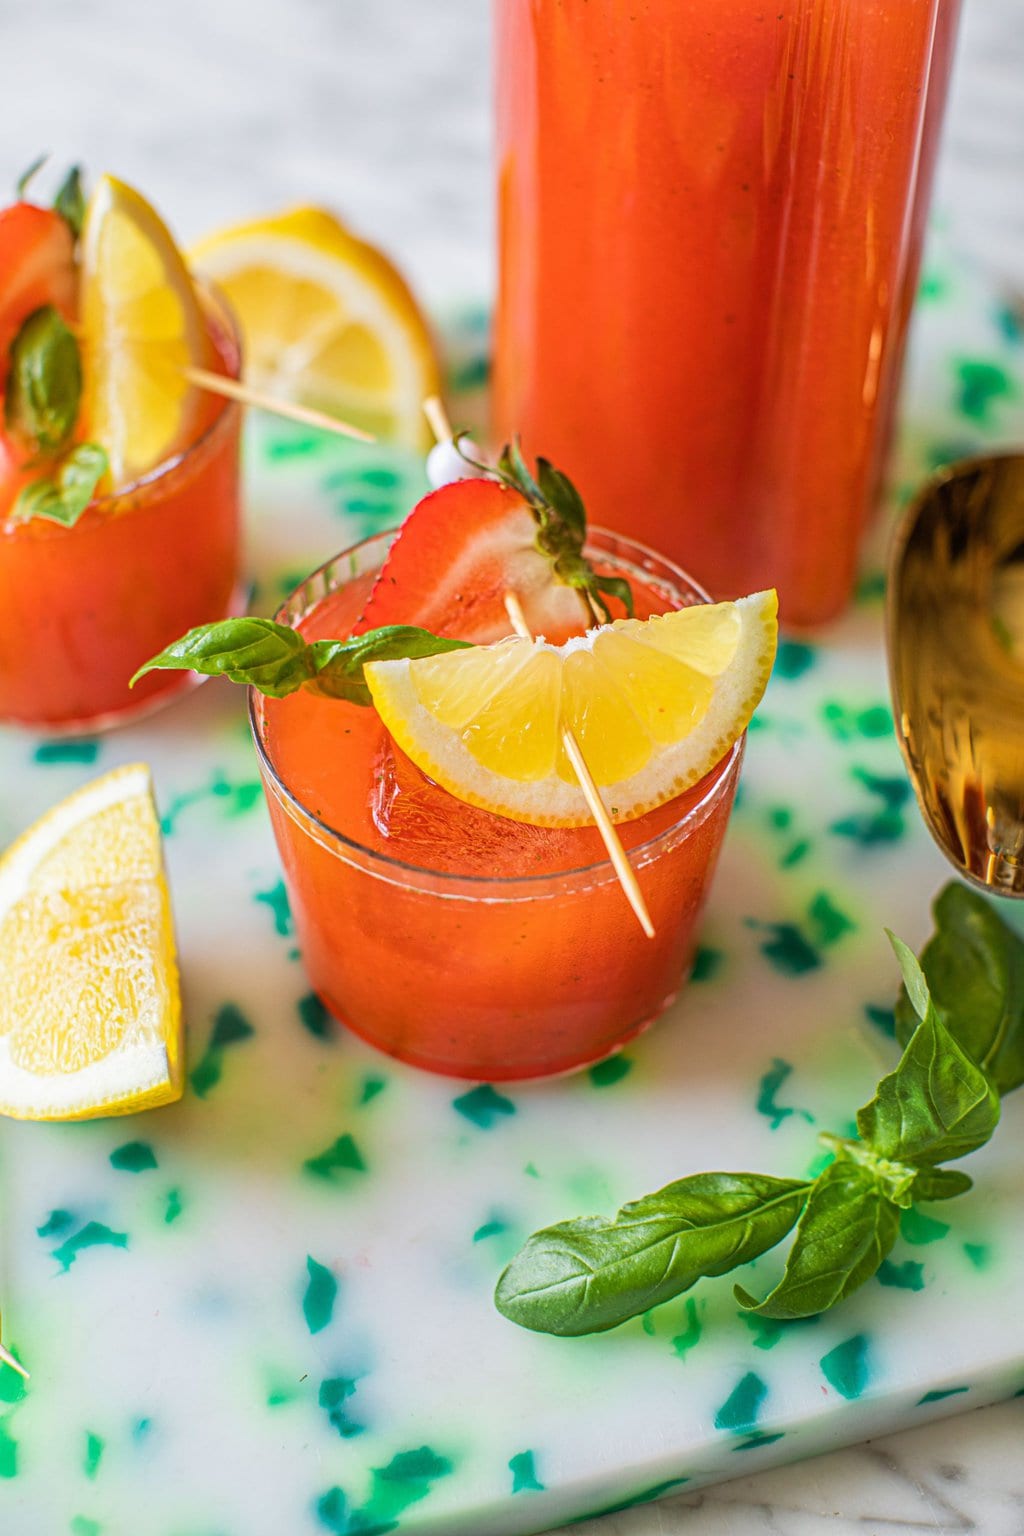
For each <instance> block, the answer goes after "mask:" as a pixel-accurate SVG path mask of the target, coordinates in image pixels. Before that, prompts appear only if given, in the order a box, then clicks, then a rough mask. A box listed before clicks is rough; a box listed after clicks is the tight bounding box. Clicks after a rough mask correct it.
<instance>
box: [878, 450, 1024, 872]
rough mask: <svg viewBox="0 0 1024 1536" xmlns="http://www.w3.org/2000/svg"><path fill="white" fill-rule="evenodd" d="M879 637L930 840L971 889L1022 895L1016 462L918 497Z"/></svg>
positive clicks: (968, 463) (1023, 726) (998, 461)
mask: <svg viewBox="0 0 1024 1536" xmlns="http://www.w3.org/2000/svg"><path fill="white" fill-rule="evenodd" d="M887 625H888V636H887V638H888V650H889V675H890V680H891V684H892V697H893V712H894V714H895V717H896V736H897V740H898V741H899V744H900V748H901V750H902V752H903V756H904V759H905V761H906V764H907V768H908V770H909V773H910V778H911V781H912V782H913V785H914V790H915V792H916V794H917V799H918V804H919V805H920V807H921V811H922V814H923V816H924V819H925V823H926V825H927V827H928V830H929V831H930V832H931V834H932V836H933V837H934V838H935V841H936V842H937V843H938V845H939V847H940V848H941V849H942V852H943V853H944V854H945V855H946V857H947V858H948V859H949V860H950V862H951V863H952V864H953V865H954V866H955V867H956V869H957V871H958V872H959V873H960V874H961V875H963V876H964V877H965V878H966V879H967V880H969V881H970V882H971V883H972V884H973V885H978V886H981V887H982V888H983V889H986V890H989V891H992V892H993V893H995V894H997V895H1000V896H1019V897H1024V454H999V455H991V456H989V457H985V458H977V459H967V460H964V461H963V462H961V463H959V464H954V465H952V466H951V467H950V468H949V469H947V470H944V471H943V472H942V473H941V474H939V475H937V476H936V477H935V478H934V479H933V480H931V481H930V482H929V484H928V485H926V486H925V488H924V490H923V491H922V492H921V493H920V495H919V496H918V497H917V499H916V501H915V502H914V503H913V505H912V506H911V507H910V508H909V509H908V510H907V513H906V515H905V517H904V519H903V522H902V524H901V525H900V527H899V529H898V530H897V533H896V537H895V539H894V541H893V548H892V555H891V559H890V565H889V581H888V597H887Z"/></svg>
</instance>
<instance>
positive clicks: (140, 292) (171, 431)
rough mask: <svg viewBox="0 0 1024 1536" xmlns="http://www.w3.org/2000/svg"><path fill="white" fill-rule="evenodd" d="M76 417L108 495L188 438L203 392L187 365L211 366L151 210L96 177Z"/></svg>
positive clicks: (172, 252)
mask: <svg viewBox="0 0 1024 1536" xmlns="http://www.w3.org/2000/svg"><path fill="white" fill-rule="evenodd" d="M80 291H81V299H80V327H81V338H82V364H83V384H84V388H83V414H84V420H85V423H86V430H87V432H88V435H89V437H90V438H91V439H92V440H94V441H95V442H98V443H100V444H101V445H102V446H103V447H104V448H105V449H106V451H107V457H108V459H109V461H110V482H111V485H112V486H113V488H114V489H115V490H118V489H121V488H122V487H124V486H126V485H130V484H132V483H133V482H134V481H135V480H137V479H138V478H139V477H140V476H141V475H143V474H145V473H146V472H147V471H149V470H152V469H155V468H156V466H157V465H159V464H161V463H163V462H164V461H165V460H166V459H168V458H170V457H172V456H173V455H174V454H175V453H178V452H180V451H181V449H182V448H184V447H185V446H186V445H187V444H188V443H189V442H191V441H192V440H193V438H194V437H195V436H196V434H197V431H198V426H197V423H198V422H199V420H200V414H201V411H202V396H201V394H200V392H199V391H198V390H196V389H195V388H194V387H193V386H192V385H190V384H189V382H188V379H187V378H186V376H185V369H186V368H188V367H189V366H190V365H192V366H195V367H201V368H216V367H217V356H216V352H215V350H214V347H213V343H212V341H211V340H210V336H209V332H208V330H207V326H206V321H205V319H204V316H203V312H202V308H201V306H200V303H199V299H198V297H197V295H196V290H195V286H194V284H193V282H192V278H191V277H190V275H189V272H188V268H187V267H186V266H185V261H184V258H183V256H182V255H181V252H180V251H179V250H178V247H177V246H176V245H175V243H174V240H173V238H172V236H171V234H170V232H169V231H168V229H167V226H166V225H165V224H164V223H163V221H162V219H161V218H160V216H159V214H158V213H157V212H156V210H155V209H154V208H152V207H151V206H150V205H149V203H147V201H146V199H145V198H144V197H142V196H141V194H140V193H138V192H136V191H135V190H134V189H133V188H132V187H129V186H127V185H126V184H125V183H124V182H123V181H118V180H117V178H116V177H114V176H101V177H100V178H99V180H98V182H97V183H96V187H95V190H94V191H93V194H92V196H91V197H90V199H89V203H88V207H87V208H86V212H85V220H84V223H83V225H82V241H81V290H80Z"/></svg>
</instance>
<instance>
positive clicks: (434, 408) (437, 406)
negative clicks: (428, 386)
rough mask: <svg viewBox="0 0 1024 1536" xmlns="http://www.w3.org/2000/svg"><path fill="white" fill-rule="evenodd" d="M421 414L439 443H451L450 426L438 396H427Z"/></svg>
mask: <svg viewBox="0 0 1024 1536" xmlns="http://www.w3.org/2000/svg"><path fill="white" fill-rule="evenodd" d="M423 414H424V416H425V417H426V418H427V421H428V422H429V423H430V430H431V432H433V434H434V436H435V437H436V438H437V440H438V442H439V443H450V442H451V441H452V437H453V433H452V425H451V422H450V421H449V420H448V412H447V411H446V410H445V408H444V402H443V401H442V399H441V396H440V395H428V396H427V398H426V399H425V400H424V402H423Z"/></svg>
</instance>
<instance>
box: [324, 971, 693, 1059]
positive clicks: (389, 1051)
mask: <svg viewBox="0 0 1024 1536" xmlns="http://www.w3.org/2000/svg"><path fill="white" fill-rule="evenodd" d="M688 974H689V973H687V977H688ZM687 977H684V978H683V983H682V984H681V985H680V987H678V988H677V989H676V990H675V991H674V992H670V993H669V994H668V996H667V997H666V998H665V999H664V1001H663V1002H662V1003H661V1004H660V1005H659V1006H658V1008H657V1009H656V1010H655V1012H654V1013H652V1014H650V1015H648V1017H646V1018H644V1019H641V1021H640V1022H639V1024H633V1025H630V1026H629V1028H628V1029H626V1030H625V1031H624V1032H623V1033H622V1034H621V1035H619V1036H618V1037H617V1038H616V1041H615V1044H614V1045H612V1046H609V1047H603V1048H602V1049H601V1050H599V1051H596V1052H595V1053H594V1054H593V1055H587V1056H581V1057H578V1058H577V1059H575V1060H573V1061H568V1062H566V1061H562V1062H559V1063H557V1064H556V1065H553V1066H551V1067H535V1068H533V1069H529V1070H524V1069H523V1068H521V1067H516V1066H515V1065H514V1064H510V1065H509V1067H508V1068H507V1069H502V1070H495V1068H494V1067H489V1068H487V1069H485V1070H481V1069H480V1068H479V1067H474V1066H472V1065H467V1066H461V1065H459V1064H457V1063H455V1062H451V1061H447V1062H439V1061H437V1060H435V1059H433V1058H430V1057H427V1056H420V1055H419V1054H418V1053H417V1052H416V1051H415V1050H405V1049H396V1048H394V1047H392V1046H389V1045H387V1044H386V1043H385V1042H384V1041H383V1040H380V1039H378V1038H377V1037H376V1036H375V1035H373V1034H370V1033H368V1032H367V1031H366V1030H364V1029H361V1028H360V1027H359V1025H358V1024H354V1023H353V1022H352V1020H351V1019H348V1018H346V1017H345V1015H344V1014H343V1013H341V1011H340V1010H339V1009H338V1007H337V1006H336V1004H334V1003H333V1002H332V1001H331V999H330V998H329V997H327V996H326V995H325V994H324V993H322V992H318V993H317V996H318V997H319V998H320V1001H321V1002H322V1003H323V1005H324V1007H325V1008H326V1009H327V1011H328V1012H329V1013H330V1015H331V1017H332V1018H334V1019H336V1020H337V1022H338V1023H339V1024H340V1025H341V1026H342V1028H343V1029H347V1030H350V1031H351V1032H352V1034H354V1035H358V1036H359V1039H360V1040H363V1041H365V1042H366V1044H367V1045H372V1046H373V1048H374V1050H376V1051H380V1052H381V1054H382V1055H384V1056H390V1057H391V1058H392V1060H394V1061H402V1062H404V1063H405V1065H406V1066H408V1067H416V1068H417V1069H418V1070H419V1071H421V1072H430V1073H432V1074H433V1075H434V1076H436V1077H453V1078H456V1079H458V1080H459V1081H461V1082H472V1083H481V1082H486V1083H530V1082H537V1081H540V1080H553V1079H555V1078H560V1077H574V1076H575V1075H576V1073H578V1072H585V1071H587V1070H588V1069H589V1068H590V1067H596V1066H597V1065H598V1064H599V1063H600V1062H602V1061H610V1060H611V1058H612V1057H613V1056H618V1055H619V1054H620V1052H622V1051H623V1050H625V1048H626V1046H627V1045H629V1044H630V1043H631V1042H632V1041H634V1040H636V1039H637V1038H638V1037H639V1036H640V1035H642V1034H644V1033H645V1032H646V1031H647V1030H649V1029H650V1027H651V1025H652V1024H655V1023H657V1021H658V1020H659V1019H660V1018H661V1017H662V1016H663V1014H665V1013H666V1012H667V1010H668V1009H669V1008H671V1006H672V1004H673V1003H674V1002H675V1001H676V998H677V997H678V996H679V993H680V991H681V990H682V986H683V985H685V982H686V980H687Z"/></svg>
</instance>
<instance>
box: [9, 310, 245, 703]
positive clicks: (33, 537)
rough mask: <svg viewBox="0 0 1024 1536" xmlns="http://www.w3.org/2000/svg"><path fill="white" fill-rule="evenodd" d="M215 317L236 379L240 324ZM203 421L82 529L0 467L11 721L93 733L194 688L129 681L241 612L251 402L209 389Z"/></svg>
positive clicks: (214, 327)
mask: <svg viewBox="0 0 1024 1536" xmlns="http://www.w3.org/2000/svg"><path fill="white" fill-rule="evenodd" d="M207 313H208V320H209V326H210V334H211V339H212V341H213V343H214V347H215V349H216V352H217V354H218V358H219V364H220V367H221V370H222V371H223V372H225V373H227V374H230V375H231V377H233V378H237V377H238V374H239V371H240V357H239V349H238V342H237V338H236V336H235V333H234V330H233V328H232V326H231V323H230V321H229V320H228V319H227V317H226V315H225V314H224V312H223V311H221V310H219V309H215V308H214V307H213V306H212V305H210V306H208V311H207ZM198 427H199V430H198V433H197V435H196V436H195V437H194V439H193V440H192V441H191V442H190V443H189V444H188V445H187V446H186V447H185V448H184V450H183V451H182V452H180V453H179V454H177V455H175V457H173V458H172V459H170V460H168V461H166V462H165V463H162V464H159V465H157V467H156V468H155V469H153V470H152V471H151V472H150V473H148V474H146V475H144V476H143V477H142V478H141V479H140V480H139V481H138V482H137V483H136V484H134V485H131V486H128V487H127V488H125V489H124V490H121V491H118V492H117V493H116V494H115V495H112V496H106V497H101V498H99V499H98V500H96V501H94V502H93V504H92V505H91V506H90V507H89V508H88V510H87V511H86V512H85V513H83V515H82V516H81V517H80V518H79V519H78V521H77V523H75V524H74V526H72V527H63V526H61V525H60V524H59V523H55V522H49V521H46V520H45V519H42V518H32V519H31V520H29V521H19V520H17V519H15V518H14V517H12V516H10V509H11V506H12V504H13V501H14V498H15V496H16V494H17V491H18V489H19V488H20V483H21V482H22V481H23V480H24V479H25V478H26V477H25V475H24V472H20V474H19V472H18V471H16V470H14V469H13V468H10V467H9V466H6V465H4V464H3V463H0V720H13V721H16V722H18V723H20V724H25V725H31V726H35V727H37V728H43V729H61V730H72V729H76V730H77V729H87V728H88V729H95V728H99V727H103V726H106V725H112V724H116V723H117V721H118V720H119V718H120V717H121V716H122V715H124V714H127V713H129V712H135V711H139V710H144V709H146V708H148V707H151V706H152V705H153V704H154V703H156V702H157V701H158V700H159V699H160V697H161V696H165V695H169V694H171V693H173V692H175V691H177V690H180V689H181V688H182V686H187V685H188V679H187V678H183V677H180V676H176V675H174V674H173V673H153V674H150V675H149V676H147V677H145V678H143V679H142V681H141V682H140V683H139V685H138V686H137V687H136V688H135V689H133V690H132V691H131V692H129V690H128V681H129V678H130V677H131V676H132V673H133V672H134V671H135V670H136V668H137V667H139V666H141V665H142V663H143V662H144V661H146V660H147V659H148V658H149V657H150V656H152V655H153V654H154V652H155V651H157V650H159V649H160V648H161V647H162V646H164V645H166V644H167V643H168V641H170V640H172V639H173V638H174V637H175V636H176V635H179V634H181V633H182V632H183V631H184V630H186V629H189V628H191V627H192V626H193V625H194V624H201V623H205V622H207V621H210V620H213V619H218V618H223V617H224V616H225V615H226V614H228V613H229V612H231V611H233V603H234V600H235V597H236V586H237V583H238V564H239V484H238V482H239V458H238V455H239V427H240V408H239V407H238V406H237V405H224V404H223V402H221V401H220V400H217V399H214V398H213V397H212V396H211V397H208V405H207V407H206V408H205V411H204V413H203V415H202V417H201V418H200V421H199V423H198Z"/></svg>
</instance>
